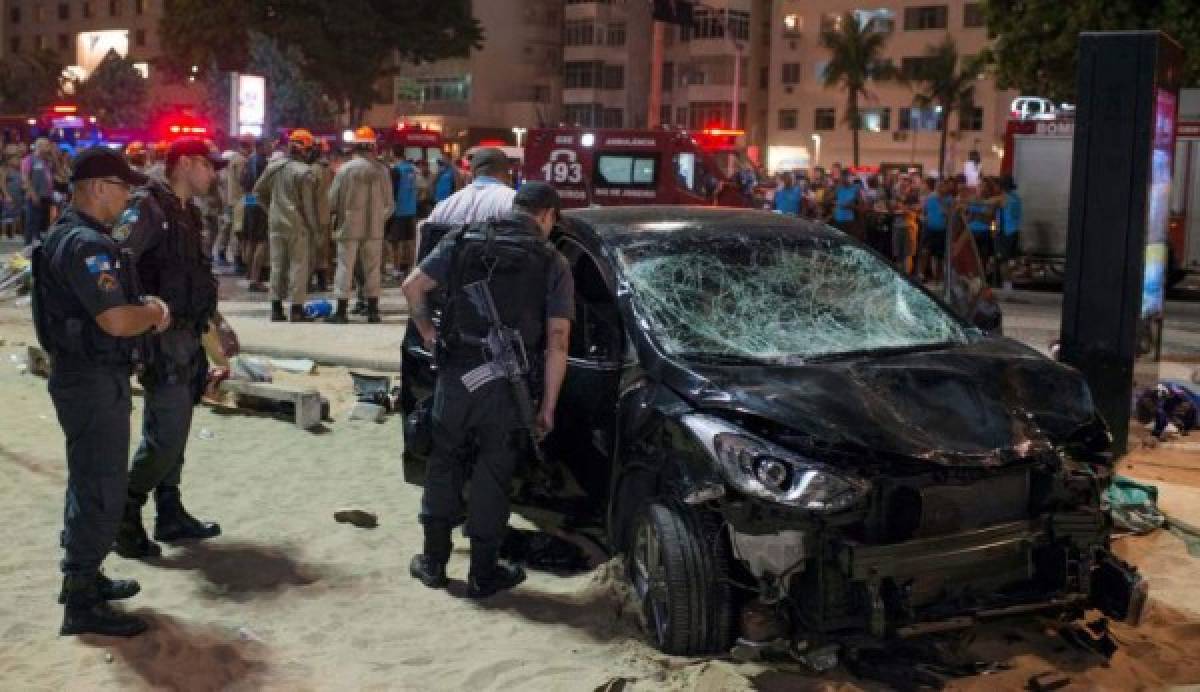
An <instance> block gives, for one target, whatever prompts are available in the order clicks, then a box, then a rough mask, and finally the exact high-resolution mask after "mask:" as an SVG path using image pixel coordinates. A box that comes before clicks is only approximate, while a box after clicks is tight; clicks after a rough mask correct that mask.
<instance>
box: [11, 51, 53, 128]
mask: <svg viewBox="0 0 1200 692" xmlns="http://www.w3.org/2000/svg"><path fill="white" fill-rule="evenodd" d="M65 67H66V65H65V64H64V63H63V61H62V60H61V59H60V58H59V57H58V55H57V54H55V53H53V52H50V51H37V52H34V53H14V54H12V55H9V56H7V57H5V58H4V59H2V60H0V112H3V113H33V112H36V111H37V110H38V109H39V108H42V107H43V106H45V105H46V104H48V103H51V102H53V101H55V100H57V99H58V98H59V97H60V96H61V95H62V91H63V85H64V79H63V76H62V73H63V68H65Z"/></svg>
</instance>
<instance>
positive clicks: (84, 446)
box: [33, 148, 171, 636]
mask: <svg viewBox="0 0 1200 692" xmlns="http://www.w3.org/2000/svg"><path fill="white" fill-rule="evenodd" d="M145 181H146V176H144V175H142V174H140V173H136V172H134V171H133V170H132V169H130V168H129V165H128V164H127V163H126V162H125V160H124V159H123V158H121V157H120V156H119V155H118V154H116V153H114V152H112V151H111V150H109V149H107V148H95V149H87V150H84V151H83V152H81V153H80V154H79V156H78V157H77V158H76V159H75V162H74V164H73V166H72V172H71V183H72V187H73V202H72V205H71V206H69V207H67V208H66V210H65V211H64V212H63V214H62V216H61V217H59V219H58V221H57V222H56V223H55V224H54V225H53V226H52V227H51V228H50V230H49V232H48V233H47V235H46V239H45V242H44V244H43V245H42V246H41V247H39V248H37V249H36V250H35V253H34V255H35V256H34V262H33V270H34V291H33V317H34V324H35V325H36V327H37V333H38V340H39V341H40V342H41V344H42V347H43V348H44V349H45V350H46V351H47V352H48V353H49V354H50V356H51V359H52V363H53V365H52V371H51V374H50V382H49V391H50V398H51V399H52V400H53V402H54V409H55V411H56V412H57V414H58V422H59V424H60V425H61V426H62V429H63V435H64V436H65V437H66V443H67V493H66V510H65V511H64V513H63V514H64V521H63V523H64V528H63V533H62V544H63V547H64V548H65V551H66V554H65V556H64V557H63V561H62V572H63V587H62V592H61V593H60V595H59V602H60V603H62V604H63V605H64V606H66V608H65V613H64V616H63V624H62V629H61V630H60V633H61V634H64V635H65V634H83V633H87V632H92V633H97V634H107V635H116V636H132V635H135V634H138V633H140V632H142V631H144V630H145V629H146V624H145V622H143V621H142V620H141V619H139V618H137V617H135V616H133V615H128V614H125V613H121V612H117V611H114V610H113V609H112V608H110V607H109V605H108V601H109V600H113V599H122V598H129V597H131V596H133V595H135V594H136V593H137V592H138V591H139V590H140V587H139V586H138V583H137V582H136V581H133V580H112V579H109V578H108V577H106V576H104V574H103V573H102V572H101V571H100V564H101V563H102V562H103V561H104V557H105V556H106V555H107V554H108V551H109V550H110V549H111V548H112V544H113V539H114V537H115V536H116V534H117V524H118V522H119V521H120V519H121V507H122V506H123V505H124V503H125V489H126V481H127V477H128V463H129V414H130V410H131V407H132V403H131V400H130V392H129V375H130V372H131V368H132V365H133V362H134V359H135V350H136V349H135V348H134V345H133V340H132V339H131V338H130V337H134V336H137V335H139V334H143V333H145V332H147V331H149V330H151V329H156V330H161V329H165V328H166V327H167V325H168V324H170V318H171V316H170V311H169V310H168V308H167V306H166V304H165V303H163V302H162V301H161V300H159V299H157V298H153V297H147V298H142V297H141V296H138V295H137V294H136V292H135V291H134V290H133V283H134V282H133V281H132V277H131V276H130V275H129V273H128V272H129V270H130V267H129V266H128V265H127V264H125V265H123V264H122V260H121V254H120V251H119V249H118V247H117V244H116V243H115V242H113V239H112V238H111V237H110V234H109V233H110V231H109V224H111V223H112V222H113V221H115V220H116V219H117V217H118V216H119V215H120V214H121V210H122V209H123V208H124V207H125V203H126V200H127V199H128V198H129V190H130V187H131V186H133V185H140V184H142V183H144V182H145Z"/></svg>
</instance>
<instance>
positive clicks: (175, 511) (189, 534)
mask: <svg viewBox="0 0 1200 692" xmlns="http://www.w3.org/2000/svg"><path fill="white" fill-rule="evenodd" d="M154 504H155V505H156V506H157V507H158V515H157V516H155V517H154V540H156V541H162V542H164V543H172V542H174V541H179V540H184V539H188V538H195V539H205V538H212V537H214V536H220V535H221V525H220V524H216V523H213V522H207V521H200V520H199V519H196V518H195V517H193V516H192V515H190V514H188V511H187V510H186V509H184V508H183V497H182V496H181V495H180V493H179V488H178V487H175V486H170V485H164V486H159V487H157V488H155V489H154Z"/></svg>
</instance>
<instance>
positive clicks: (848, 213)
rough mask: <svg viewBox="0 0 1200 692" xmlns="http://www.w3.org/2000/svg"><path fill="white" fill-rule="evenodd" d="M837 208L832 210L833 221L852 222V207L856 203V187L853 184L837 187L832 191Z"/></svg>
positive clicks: (853, 210)
mask: <svg viewBox="0 0 1200 692" xmlns="http://www.w3.org/2000/svg"><path fill="white" fill-rule="evenodd" d="M834 194H835V195H836V197H835V198H834V199H835V201H836V202H837V206H835V207H834V209H833V220H834V221H837V222H839V223H844V222H848V221H853V220H854V212H855V209H854V206H855V205H856V204H857V203H858V186H857V185H855V184H854V183H851V184H849V185H838V186H837V189H836V190H835V191H834Z"/></svg>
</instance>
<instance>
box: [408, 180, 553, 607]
mask: <svg viewBox="0 0 1200 692" xmlns="http://www.w3.org/2000/svg"><path fill="white" fill-rule="evenodd" d="M559 207H560V200H559V197H558V193H557V192H555V190H554V188H552V187H550V186H549V185H547V184H545V183H542V182H530V183H526V184H525V185H524V186H523V187H522V188H521V190H520V191H519V192H518V193H517V195H516V197H515V198H514V201H513V207H512V211H511V212H510V213H509V214H507V215H505V216H504V217H503V218H501V219H499V220H495V221H491V222H485V223H480V224H472V225H468V226H465V227H463V228H462V229H459V230H457V231H452V232H450V233H449V234H448V235H447V236H446V237H445V238H444V239H443V240H442V241H441V242H440V243H439V244H438V245H437V246H436V247H435V248H434V249H433V251H432V252H431V253H430V254H429V256H428V257H426V258H425V260H424V261H423V262H421V264H420V266H419V267H418V268H417V270H415V271H414V272H413V273H412V274H411V275H409V277H408V279H406V280H405V282H404V295H405V297H406V298H407V299H408V304H409V309H410V311H411V314H412V317H413V323H414V325H415V326H416V328H417V330H418V331H419V332H420V335H421V339H422V340H423V341H424V342H425V345H426V347H427V348H429V349H430V350H431V352H435V353H437V364H438V371H437V384H436V387H435V393H434V395H433V407H432V421H433V440H434V442H433V451H432V454H431V456H430V460H429V468H428V473H427V476H426V481H425V492H424V495H423V496H422V499H421V513H420V519H421V523H422V524H423V526H424V531H425V544H424V550H423V552H422V553H421V554H419V555H416V556H414V557H413V560H412V563H411V565H410V567H409V570H410V573H411V574H412V576H413V577H414V578H416V579H419V580H420V581H421V582H422V583H424V584H425V585H426V586H429V587H431V588H440V587H443V586H445V585H446V583H447V579H446V562H447V561H448V560H449V558H450V550H451V541H450V533H451V528H452V527H453V525H454V523H455V522H456V521H457V518H458V517H459V516H461V514H462V507H461V504H462V490H463V487H462V486H463V479H464V476H465V472H464V465H465V464H466V463H467V462H468V461H469V459H468V456H469V455H470V454H471V450H475V451H474V469H473V472H472V474H471V497H470V502H469V506H468V508H467V524H466V534H467V536H469V537H470V539H471V566H470V572H469V574H468V579H467V596H469V597H471V598H484V597H487V596H490V595H492V594H493V593H496V592H497V591H500V590H503V589H508V588H511V587H513V586H515V585H517V584H519V583H520V582H521V581H522V580H523V579H524V578H525V574H524V572H523V571H522V570H521V568H520V567H517V566H513V565H509V564H506V563H503V562H500V561H499V560H498V556H499V550H500V542H501V540H502V539H503V536H504V531H505V528H506V526H507V524H508V514H509V500H508V489H509V482H510V480H511V478H512V474H513V471H514V469H515V467H516V466H517V464H518V461H519V460H520V459H521V458H522V457H525V458H529V457H530V455H531V453H532V451H533V448H532V446H531V445H532V437H540V436H543V435H545V434H546V433H548V432H550V430H551V429H552V428H553V427H554V408H555V404H556V403H557V401H558V394H559V390H560V388H561V386H562V381H563V376H564V375H565V373H566V365H567V342H568V338H569V335H570V322H571V320H572V319H573V318H574V311H575V309H574V287H573V283H572V280H571V273H570V269H569V268H568V265H567V261H566V259H565V258H564V257H563V256H562V255H561V254H559V252H558V251H557V250H555V249H554V247H553V246H551V245H550V244H549V243H547V242H546V238H547V237H548V236H549V234H550V231H551V229H552V228H553V226H554V224H555V222H556V221H557V219H558V214H559ZM476 282H483V283H482V284H479V283H476ZM480 285H484V286H486V287H487V288H488V290H489V291H490V294H491V298H492V302H493V303H494V304H495V306H496V309H497V312H498V316H499V322H500V324H499V325H498V324H496V323H495V322H493V321H492V320H491V319H490V318H489V317H488V316H487V315H486V314H484V312H483V311H481V310H480V308H479V306H478V304H477V303H476V301H475V300H472V298H471V297H470V296H469V295H468V291H469V290H473V291H478V290H479V286H480ZM438 286H445V288H446V296H447V304H446V306H445V308H444V310H443V312H442V315H443V316H442V322H441V324H440V326H439V327H438V328H437V329H436V330H435V328H434V325H433V322H432V321H431V319H430V316H429V309H428V302H427V298H428V294H429V293H430V291H432V290H434V289H435V288H437V287H438ZM473 295H474V296H476V297H478V295H479V294H478V293H474V294H473ZM501 329H514V330H516V332H517V333H519V335H520V337H519V339H520V350H522V351H524V352H525V353H527V354H528V363H522V364H521V365H520V367H519V368H518V371H524V377H525V378H526V382H525V383H524V384H525V385H526V386H527V387H528V390H527V391H526V392H525V393H524V394H522V393H520V392H521V390H519V389H515V388H514V386H513V383H511V382H510V380H508V379H507V378H506V377H494V376H492V375H481V373H485V372H491V373H494V372H495V370H494V369H493V367H492V366H491V365H489V358H495V357H497V356H498V354H496V352H495V349H492V348H488V347H486V346H485V345H486V344H488V337H489V334H495V333H499V332H500V330H501ZM493 330H496V332H493ZM435 342H436V348H435ZM514 352H515V351H514ZM543 354H544V355H543ZM518 384H519V383H518ZM526 395H527V396H526ZM521 398H524V399H525V402H524V403H522V402H521ZM533 401H540V404H532V402H533ZM524 404H532V405H530V406H525V405H524ZM522 408H525V409H526V410H527V411H529V416H530V417H531V418H533V420H523V419H522V416H521V414H520V413H519V411H520V410H521V409H522ZM534 411H536V414H535V413H534Z"/></svg>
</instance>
